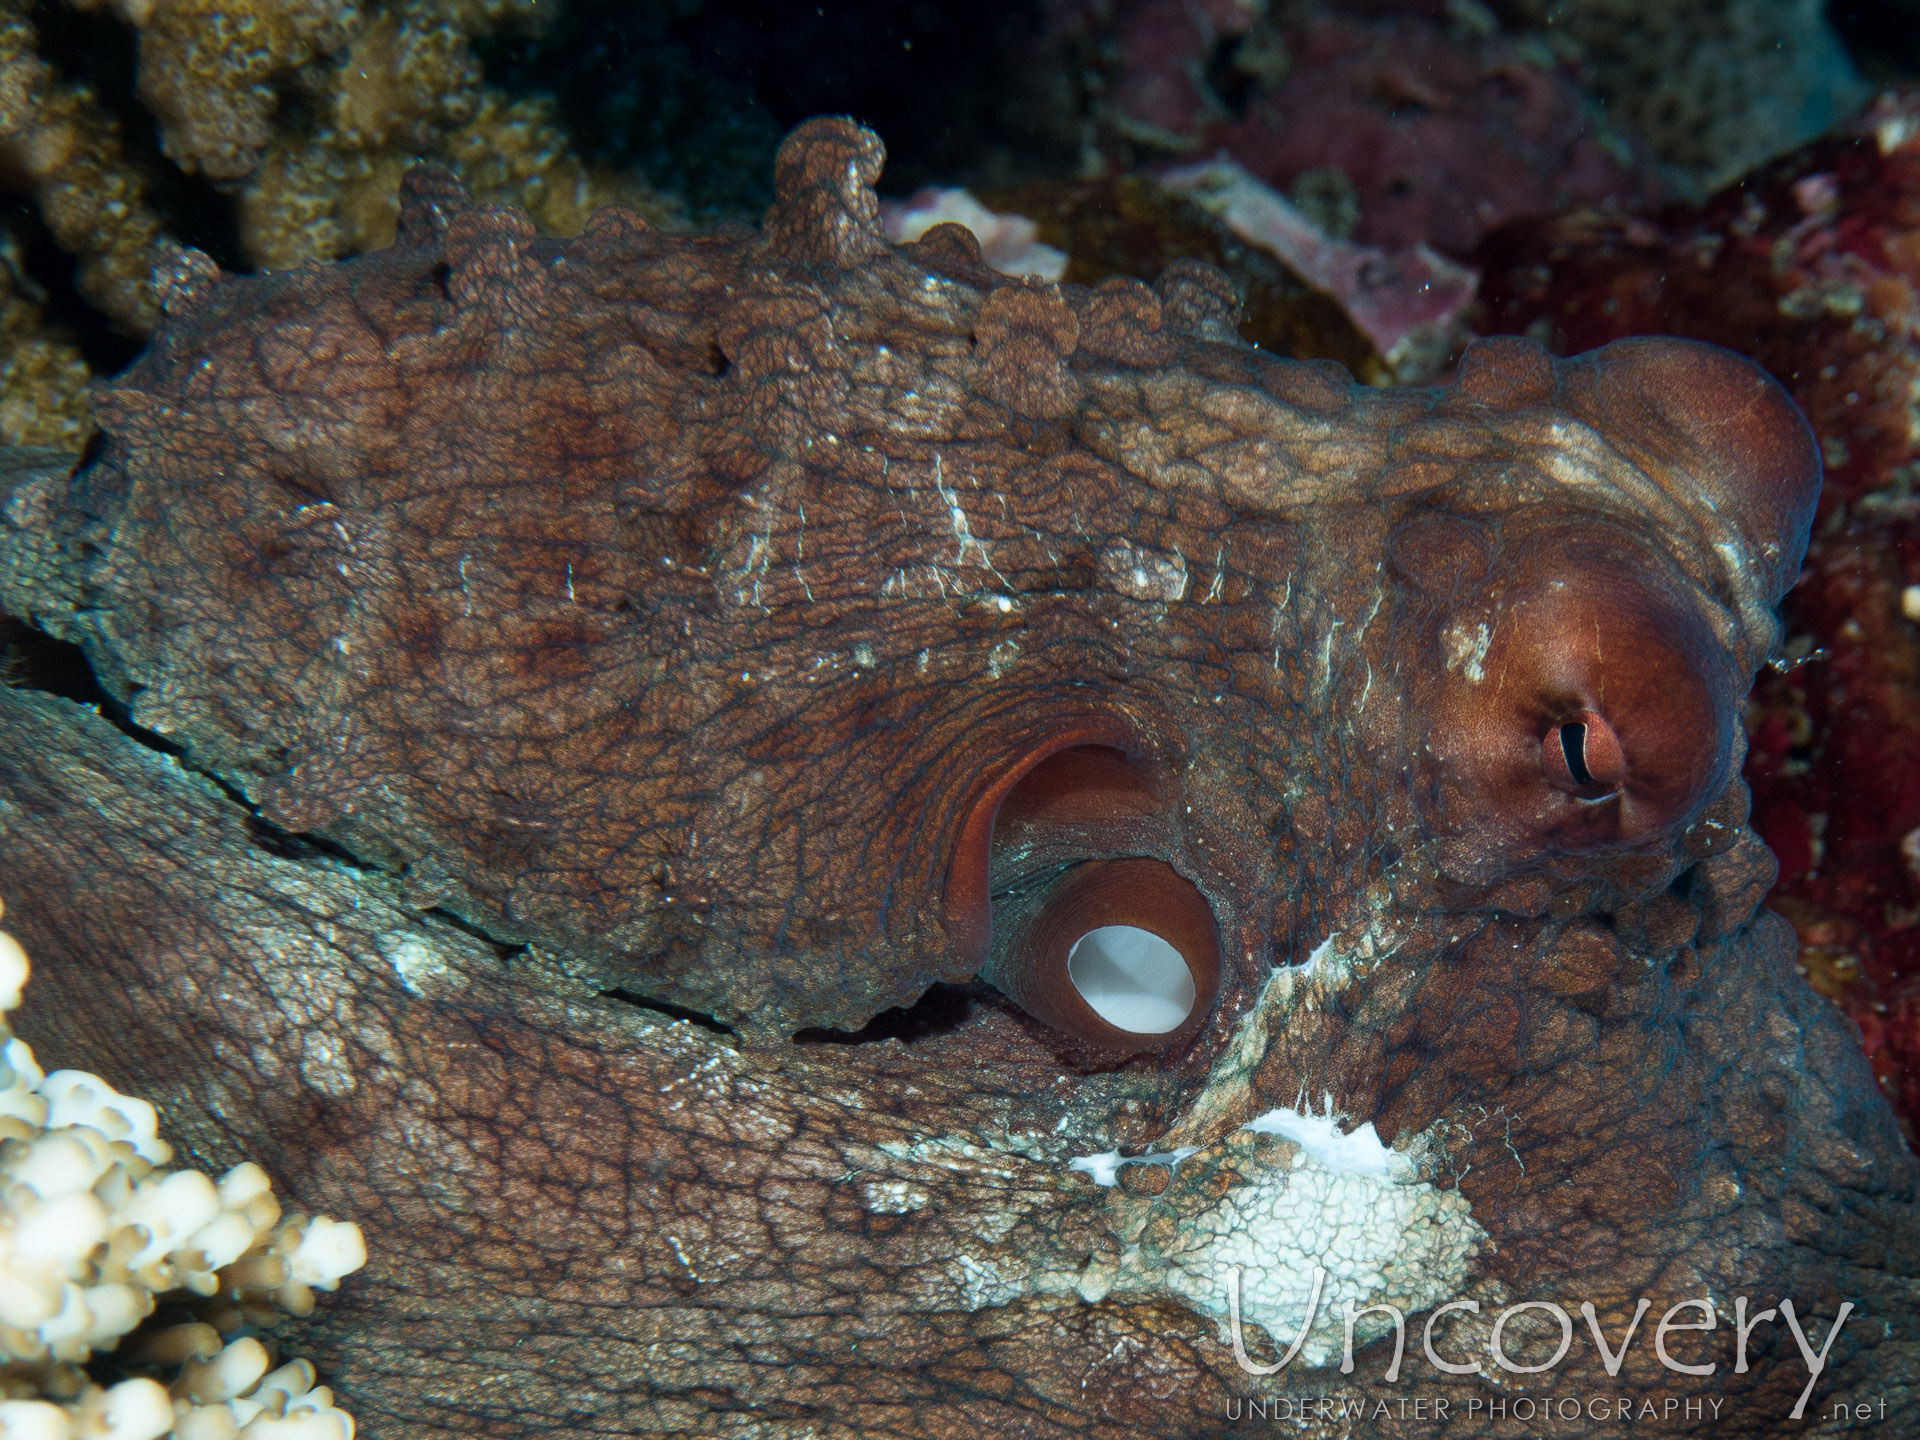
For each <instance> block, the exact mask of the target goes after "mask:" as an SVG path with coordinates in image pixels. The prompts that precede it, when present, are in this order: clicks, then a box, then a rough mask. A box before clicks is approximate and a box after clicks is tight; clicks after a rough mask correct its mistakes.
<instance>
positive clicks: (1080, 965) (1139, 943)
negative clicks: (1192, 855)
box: [985, 857, 1220, 1052]
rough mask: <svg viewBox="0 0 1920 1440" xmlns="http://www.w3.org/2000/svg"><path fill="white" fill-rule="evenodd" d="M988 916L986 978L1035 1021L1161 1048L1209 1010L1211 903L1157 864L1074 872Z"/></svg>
mask: <svg viewBox="0 0 1920 1440" xmlns="http://www.w3.org/2000/svg"><path fill="white" fill-rule="evenodd" d="M994 918H995V928H996V930H997V931H1000V932H1001V933H999V934H996V937H995V944H994V956H993V960H992V962H991V964H990V965H989V967H988V969H987V971H986V972H985V974H986V978H987V979H989V980H990V981H992V982H993V983H994V984H995V985H996V986H998V987H999V989H1000V990H1001V991H1002V992H1003V993H1004V994H1006V995H1007V997H1008V998H1009V999H1011V1000H1012V1001H1013V1002H1014V1003H1015V1004H1017V1005H1018V1006H1020V1008H1021V1009H1023V1010H1025V1011H1026V1012H1027V1013H1028V1014H1029V1015H1031V1016H1033V1017H1034V1018H1035V1019H1036V1020H1040V1021H1042V1022H1044V1023H1045V1024H1048V1025H1051V1026H1052V1027H1053V1028H1054V1029H1056V1030H1059V1031H1062V1032H1063V1033H1065V1034H1068V1035H1072V1036H1074V1037H1076V1038H1078V1039H1080V1040H1084V1041H1086V1042H1088V1043H1089V1044H1093V1045H1098V1046H1102V1047H1107V1048H1113V1049H1119V1050H1126V1051H1135V1052H1137V1051H1141V1050H1157V1049H1162V1048H1165V1047H1168V1046H1172V1045H1175V1044H1178V1043H1180V1042H1181V1041H1184V1040H1186V1039H1189V1038H1191V1037H1192V1035H1193V1034H1194V1033H1195V1031H1197V1030H1198V1029H1199V1027H1200V1025H1201V1024H1202V1022H1204V1021H1205V1019H1206V1017H1207V1014H1208V1013H1209V1012H1210V1011H1211V1010H1212V1008H1213V1002H1214V999H1215V996H1216V994H1217V992H1218V990H1219V986H1220V940H1219V933H1218V931H1217V929H1216V927H1215V925H1214V920H1213V910H1212V907H1211V906H1209V905H1208V903H1207V900H1206V897H1205V896H1204V895H1202V894H1201V893H1200V891H1199V889H1198V888H1197V887H1196V886H1195V885H1194V884H1193V883H1192V882H1191V881H1189V880H1187V879H1186V878H1185V877H1183V876H1181V875H1180V874H1179V873H1178V872H1177V871H1175V870H1174V869H1173V867H1172V866H1170V865H1168V864H1166V863H1164V862H1163V861H1159V860H1150V859H1145V858H1141V857H1128V858H1124V859H1118V860H1093V861H1087V862H1084V863H1082V864H1079V865H1075V866H1072V867H1071V868H1069V869H1068V870H1066V871H1064V872H1063V873H1061V874H1060V875H1058V876H1057V877H1055V878H1054V879H1053V880H1052V881H1051V882H1050V883H1047V884H1045V885H1043V886H1041V887H1040V888H1039V889H1038V890H1037V891H1035V892H1034V893H1032V894H1030V895H1027V896H1025V897H1022V898H1019V899H1013V900H1009V901H1007V902H1006V903H1004V904H1003V905H1002V906H998V907H996V913H995V917H994ZM1003 927H1004V928H1003Z"/></svg>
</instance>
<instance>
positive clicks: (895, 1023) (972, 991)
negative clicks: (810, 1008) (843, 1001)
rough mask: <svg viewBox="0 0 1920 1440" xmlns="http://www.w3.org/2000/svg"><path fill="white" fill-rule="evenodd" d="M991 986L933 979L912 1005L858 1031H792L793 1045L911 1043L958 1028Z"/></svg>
mask: <svg viewBox="0 0 1920 1440" xmlns="http://www.w3.org/2000/svg"><path fill="white" fill-rule="evenodd" d="M992 993H993V992H992V989H991V987H989V986H987V985H984V984H981V983H979V982H977V981H976V982H974V983H971V984H966V985H949V984H946V983H944V982H936V983H935V984H933V985H932V986H931V987H929V988H928V990H927V993H926V994H924V995H922V996H921V997H920V998H919V999H918V1000H916V1001H914V1002H913V1004H911V1005H907V1006H904V1007H902V1006H898V1005H896V1006H895V1007H894V1008H893V1009H891V1010H882V1011H881V1012H880V1013H879V1014H878V1015H876V1016H874V1017H873V1019H871V1020H869V1021H868V1022H867V1023H866V1024H865V1025H862V1026H861V1027H860V1028H859V1029H858V1030H829V1029H826V1028H825V1027H822V1026H814V1027H810V1028H809V1029H806V1030H797V1031H795V1032H794V1036H793V1043H794V1044H796V1045H870V1044H872V1043H874V1042H875V1041H878V1040H898V1041H899V1042H900V1043H901V1044H903V1045H911V1044H913V1043H914V1042H915V1041H916V1040H925V1039H927V1038H929V1037H930V1036H934V1035H945V1034H948V1033H949V1032H951V1031H954V1030H958V1029H959V1028H960V1027H961V1026H962V1025H964V1024H965V1023H966V1022H967V1018H968V1017H969V1016H970V1015H972V1013H973V1011H974V1007H975V1005H976V1004H978V1003H979V1001H980V1000H981V999H982V998H983V997H985V996H987V995H990V994H992Z"/></svg>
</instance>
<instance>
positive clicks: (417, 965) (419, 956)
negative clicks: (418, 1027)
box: [387, 940, 447, 999]
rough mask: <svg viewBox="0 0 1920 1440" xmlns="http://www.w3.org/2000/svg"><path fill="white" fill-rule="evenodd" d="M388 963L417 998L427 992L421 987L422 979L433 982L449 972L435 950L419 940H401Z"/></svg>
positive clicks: (403, 986) (407, 990)
mask: <svg viewBox="0 0 1920 1440" xmlns="http://www.w3.org/2000/svg"><path fill="white" fill-rule="evenodd" d="M387 963H388V964H389V965H391V966H393V973H394V974H395V975H397V976H399V978H400V985H401V987H402V988H403V989H404V990H405V991H406V992H407V993H408V994H409V995H412V996H414V997H415V998H416V999H418V998H422V997H424V995H425V994H426V992H425V991H424V990H422V989H421V988H420V984H421V982H422V981H426V982H429V983H431V982H432V981H434V980H437V979H439V978H440V977H441V976H442V975H445V974H446V973H447V967H446V966H445V965H444V964H442V963H441V962H440V960H439V958H438V957H437V956H435V955H434V953H433V951H432V950H431V949H429V948H428V947H427V946H426V945H423V944H422V943H421V942H420V941H418V940H403V941H401V943H400V944H399V946H397V947H396V948H395V950H394V952H393V953H392V954H391V955H389V956H388V957H387Z"/></svg>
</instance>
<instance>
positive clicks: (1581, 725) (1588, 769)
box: [1540, 710, 1627, 800]
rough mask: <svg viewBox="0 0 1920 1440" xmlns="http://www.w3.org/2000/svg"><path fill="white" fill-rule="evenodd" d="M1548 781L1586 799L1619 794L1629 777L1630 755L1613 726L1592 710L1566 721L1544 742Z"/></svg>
mask: <svg viewBox="0 0 1920 1440" xmlns="http://www.w3.org/2000/svg"><path fill="white" fill-rule="evenodd" d="M1540 764H1541V767H1542V768H1543V769H1545V771H1546V772H1547V783H1548V784H1550V785H1552V786H1553V787H1554V788H1555V789H1556V790H1565V791H1566V792H1567V793H1568V794H1570V795H1577V796H1579V797H1580V798H1581V799H1582V800H1604V799H1605V798H1606V797H1607V796H1609V795H1614V794H1618V793H1619V790H1620V787H1621V785H1622V784H1623V783H1625V781H1626V778H1627V756H1626V752H1625V751H1624V750H1622V749H1621V748H1620V737H1619V736H1618V735H1616V734H1614V731H1613V727H1612V726H1611V725H1609V724H1608V723H1607V722H1606V720H1605V719H1603V718H1602V717H1601V716H1599V715H1596V714H1594V712H1593V711H1591V710H1582V711H1581V712H1580V713H1579V714H1577V715H1570V716H1568V717H1567V718H1566V719H1565V720H1562V721H1561V722H1560V723H1559V724H1558V725H1556V726H1554V727H1553V729H1551V730H1550V731H1548V732H1547V736H1546V738H1545V739H1544V740H1542V741H1541V742H1540Z"/></svg>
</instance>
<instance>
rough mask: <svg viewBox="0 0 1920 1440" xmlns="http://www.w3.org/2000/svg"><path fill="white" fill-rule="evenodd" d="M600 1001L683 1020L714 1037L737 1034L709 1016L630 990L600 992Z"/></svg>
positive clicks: (728, 1026)
mask: <svg viewBox="0 0 1920 1440" xmlns="http://www.w3.org/2000/svg"><path fill="white" fill-rule="evenodd" d="M600 998H601V999H602V1000H618V1001H619V1002H620V1003H621V1004H623V1005H632V1006H634V1007H636V1008H637V1009H641V1010H651V1011H653V1013H654V1014H656V1015H665V1016H666V1017H667V1018H668V1019H669V1020H684V1021H686V1022H687V1023H688V1024H689V1025H698V1026H699V1027H700V1028H701V1029H702V1030H711V1031H712V1032H713V1033H714V1034H715V1035H735V1034H738V1033H739V1032H738V1031H736V1030H735V1029H734V1028H733V1026H731V1025H728V1024H725V1023H723V1022H722V1021H719V1020H716V1019H714V1018H713V1016H711V1015H706V1014H702V1013H701V1012H700V1011H698V1010H689V1009H688V1008H687V1007H686V1006H684V1005H675V1004H672V1003H670V1002H669V1001H666V1000H653V999H649V998H648V997H647V996H645V995H636V994H634V993H633V992H632V991H631V990H621V989H618V988H615V989H612V990H602V991H601V992H600Z"/></svg>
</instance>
